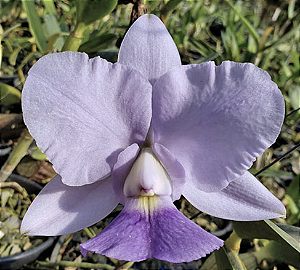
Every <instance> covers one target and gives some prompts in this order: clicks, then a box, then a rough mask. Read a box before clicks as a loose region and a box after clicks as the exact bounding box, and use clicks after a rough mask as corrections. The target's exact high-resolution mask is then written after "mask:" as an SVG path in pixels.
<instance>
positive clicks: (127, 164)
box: [111, 143, 140, 204]
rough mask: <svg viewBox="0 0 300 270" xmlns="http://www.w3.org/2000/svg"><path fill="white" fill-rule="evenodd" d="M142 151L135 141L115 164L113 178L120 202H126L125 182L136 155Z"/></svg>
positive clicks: (120, 155)
mask: <svg viewBox="0 0 300 270" xmlns="http://www.w3.org/2000/svg"><path fill="white" fill-rule="evenodd" d="M139 151H140V148H139V146H138V145H137V144H136V143H134V144H132V145H130V146H128V147H127V148H126V149H125V150H123V151H122V152H121V153H120V154H119V156H118V159H117V162H116V163H115V165H114V168H113V171H112V174H111V179H112V184H113V188H114V191H115V193H116V194H117V196H118V198H119V201H120V203H122V204H125V196H124V193H123V188H124V183H125V180H126V177H127V175H128V174H129V172H130V170H131V168H132V165H133V163H134V161H135V160H136V157H137V156H138V153H139Z"/></svg>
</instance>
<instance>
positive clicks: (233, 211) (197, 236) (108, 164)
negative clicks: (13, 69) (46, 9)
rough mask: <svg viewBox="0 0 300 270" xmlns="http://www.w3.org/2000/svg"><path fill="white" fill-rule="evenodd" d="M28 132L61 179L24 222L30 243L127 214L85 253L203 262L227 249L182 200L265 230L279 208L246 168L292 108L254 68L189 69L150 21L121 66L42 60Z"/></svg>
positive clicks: (140, 27)
mask: <svg viewBox="0 0 300 270" xmlns="http://www.w3.org/2000/svg"><path fill="white" fill-rule="evenodd" d="M22 105H23V113H24V120H25V123H26V125H27V126H28V128H29V131H30V133H31V134H32V136H33V137H34V138H35V139H36V142H37V144H38V146H39V147H40V148H41V149H42V150H43V151H44V152H45V153H46V154H47V156H48V158H49V160H50V161H51V162H52V163H53V165H54V168H55V170H56V171H57V172H58V175H57V176H55V177H54V178H53V179H52V180H51V181H50V182H49V183H48V184H47V185H46V187H45V188H44V189H43V190H42V192H41V193H40V194H39V195H38V196H37V198H36V199H35V200H34V202H33V203H32V205H31V206H30V208H29V210H28V212H27V213H26V215H25V217H24V220H23V222H22V228H21V229H22V231H23V232H27V234H28V235H59V234H67V233H71V232H75V231H78V230H80V229H82V228H85V227H87V226H90V225H92V224H94V223H95V222H97V221H99V220H101V219H103V218H104V217H105V216H107V215H108V214H109V213H110V212H111V211H112V210H113V209H114V208H115V207H116V205H117V204H118V203H122V204H123V205H124V209H123V210H122V212H121V213H120V214H119V216H118V217H117V218H116V219H115V220H113V222H112V223H111V224H110V225H108V226H107V227H106V228H105V229H104V230H103V231H102V232H101V233H100V234H99V235H97V236H96V237H95V238H93V239H91V240H89V241H87V242H85V243H83V244H82V245H81V252H82V254H83V255H86V254H87V252H88V251H91V252H97V253H100V254H103V255H106V256H110V257H113V258H117V259H121V260H129V261H141V260H144V259H147V258H150V257H154V258H157V259H161V260H166V261H170V262H183V261H191V260H195V259H198V258H200V257H202V256H205V255H206V254H208V253H210V252H212V251H213V250H215V249H218V248H220V247H221V246H222V245H223V241H222V240H220V239H218V238H217V237H215V236H213V235H212V234H210V233H208V232H206V231H204V230H203V229H201V228H200V227H199V226H197V225H196V224H195V223H193V222H192V221H191V220H189V219H188V218H186V217H185V216H184V215H183V214H182V213H181V212H179V211H178V210H177V209H176V207H175V206H174V205H173V201H174V200H177V199H179V197H180V196H181V194H183V195H184V196H185V197H186V199H187V200H189V201H190V202H191V203H192V204H193V205H194V206H195V207H197V208H198V209H200V210H201V211H204V212H206V213H208V214H211V215H213V216H216V217H221V218H225V219H232V220H244V221H247V220H262V219H270V218H276V217H281V216H284V215H285V208H284V206H283V204H282V203H281V202H280V201H279V200H278V199H277V198H276V197H275V196H273V195H272V194H271V193H270V192H269V191H268V190H267V189H266V188H265V187H264V186H263V185H262V184H261V183H260V182H259V181H258V180H257V179H256V178H255V177H254V176H252V175H251V174H250V173H249V172H247V169H249V168H250V166H251V164H252V162H253V161H254V160H255V158H256V157H257V156H259V155H261V154H262V153H263V152H264V150H265V149H267V148H268V147H269V146H270V145H271V144H272V143H274V141H275V139H276V137H277V136H278V134H279V131H280V128H281V125H282V122H283V117H284V101H283V97H282V95H281V93H280V91H279V89H278V88H277V86H276V84H275V83H273V82H272V81H271V79H270V76H269V75H268V74H267V73H266V72H265V71H263V70H261V69H259V68H257V67H255V66H254V65H252V64H239V63H234V62H230V61H226V62H224V63H223V64H222V65H221V66H215V64H214V63H213V62H208V63H204V64H200V65H187V66H182V65H181V62H180V57H179V54H178V51H177V48H176V46H175V44H174V42H173V40H172V38H171V36H170V35H169V33H168V31H167V29H166V28H165V26H164V25H163V23H162V22H161V21H160V20H159V19H158V18H157V17H156V16H154V15H144V16H142V17H140V18H139V19H138V20H137V21H136V22H135V23H134V24H133V25H132V27H131V28H130V29H129V31H128V32H127V34H126V36H125V38H124V41H123V43H122V45H121V49H120V53H119V60H118V63H116V64H111V63H108V62H107V61H105V60H103V59H101V58H99V57H97V58H93V59H89V58H88V56H87V55H86V54H84V53H76V52H64V53H56V54H51V55H47V56H45V57H43V58H41V59H40V60H39V61H38V62H37V63H36V64H35V65H34V67H33V68H32V69H31V70H30V72H29V76H28V78H27V81H26V84H25V87H24V90H23V100H22Z"/></svg>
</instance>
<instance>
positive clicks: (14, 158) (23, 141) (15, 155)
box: [0, 129, 33, 182]
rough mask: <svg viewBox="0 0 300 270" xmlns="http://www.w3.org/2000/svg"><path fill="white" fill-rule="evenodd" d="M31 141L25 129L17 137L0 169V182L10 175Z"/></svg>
mask: <svg viewBox="0 0 300 270" xmlns="http://www.w3.org/2000/svg"><path fill="white" fill-rule="evenodd" d="M32 141H33V138H32V137H31V135H30V134H29V132H28V130H27V129H26V130H25V131H24V132H23V133H22V135H21V137H20V138H19V141H18V144H17V145H15V146H14V149H13V151H12V152H11V153H10V155H9V157H8V159H7V160H6V162H5V163H4V165H3V166H2V168H1V170H0V182H4V181H6V180H7V178H8V177H9V176H10V175H11V173H12V172H13V170H14V169H15V168H16V166H17V165H18V164H19V162H20V161H21V159H22V158H23V157H24V156H25V155H26V153H27V149H28V148H29V146H30V144H31V143H32Z"/></svg>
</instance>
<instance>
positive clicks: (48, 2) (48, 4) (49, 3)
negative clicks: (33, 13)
mask: <svg viewBox="0 0 300 270" xmlns="http://www.w3.org/2000/svg"><path fill="white" fill-rule="evenodd" d="M43 4H44V6H45V9H46V11H47V13H48V14H51V15H53V16H57V12H56V8H55V5H54V1H53V0H43Z"/></svg>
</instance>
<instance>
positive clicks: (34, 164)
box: [0, 0, 300, 269]
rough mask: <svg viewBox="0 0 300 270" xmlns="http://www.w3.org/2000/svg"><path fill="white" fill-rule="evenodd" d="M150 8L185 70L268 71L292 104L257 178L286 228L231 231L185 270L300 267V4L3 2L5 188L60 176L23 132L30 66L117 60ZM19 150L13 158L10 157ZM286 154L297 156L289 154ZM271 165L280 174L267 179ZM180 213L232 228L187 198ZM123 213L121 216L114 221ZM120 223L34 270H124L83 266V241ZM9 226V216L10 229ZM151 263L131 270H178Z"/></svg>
mask: <svg viewBox="0 0 300 270" xmlns="http://www.w3.org/2000/svg"><path fill="white" fill-rule="evenodd" d="M146 9H147V10H148V12H149V13H154V14H156V15H157V16H159V17H160V18H161V19H162V20H163V21H164V23H165V24H166V26H167V28H168V30H169V32H170V33H171V35H172V37H173V39H174V40H175V42H176V45H177V47H178V49H179V52H180V54H181V59H182V62H183V63H184V64H190V63H202V62H205V61H215V62H216V63H217V64H220V63H221V62H222V61H224V60H233V61H237V62H252V63H254V64H255V65H257V66H259V67H260V68H262V69H264V70H266V71H268V72H269V74H270V75H271V77H272V79H273V80H274V81H275V82H276V83H277V85H278V87H279V88H280V89H281V91H282V93H283V95H284V99H285V102H286V119H285V122H284V125H283V127H282V132H281V134H280V136H279V138H278V139H277V141H276V143H275V144H274V145H273V146H272V147H271V148H270V149H268V150H267V151H266V152H265V153H264V154H263V155H262V156H261V157H259V158H258V159H257V161H256V163H255V164H254V166H253V167H252V168H251V172H252V173H253V174H257V175H258V178H259V179H260V180H261V181H262V182H263V183H264V185H266V186H267V187H268V188H269V189H270V190H271V191H272V192H273V193H274V194H275V195H276V196H277V197H278V198H280V199H281V200H282V201H283V203H284V204H285V205H286V208H287V218H286V219H285V220H276V222H277V225H275V224H274V223H273V222H270V221H261V222H234V224H233V228H234V232H233V233H231V234H230V232H231V231H229V232H227V233H225V234H224V235H223V238H224V239H226V238H227V240H226V246H225V248H224V249H222V250H220V251H217V252H214V253H213V254H212V255H211V256H210V257H209V258H208V259H207V260H206V261H205V262H204V260H202V261H199V262H194V263H193V264H189V265H185V266H182V267H189V268H193V269H194V268H195V269H196V268H200V267H202V268H201V269H222V267H223V269H245V267H246V268H247V269H255V268H257V267H259V268H264V269H273V267H275V266H276V267H281V268H280V269H295V268H293V267H297V268H300V265H299V254H298V252H299V241H300V239H299V228H297V226H299V219H300V211H299V209H300V199H299V180H300V178H299V177H300V176H299V175H300V165H299V164H300V162H299V161H300V160H299V145H300V143H299V142H300V112H299V107H300V60H299V58H300V42H299V41H300V12H299V11H300V5H299V2H297V1H295V0H291V1H289V2H287V1H271V0H268V1H264V0H259V1H233V2H231V1H229V0H225V1H221V0H211V1H208V0H207V1H205V0H200V1H181V0H170V1H143V2H142V1H137V0H131V1H130V0H128V1H125V0H123V1H121V0H120V1H118V3H117V1H107V0H98V1H91V0H85V1H74V0H73V1H72V0H70V1H67V0H43V1H42V0H40V1H33V0H23V1H18V0H2V1H1V2H0V40H1V47H0V67H1V69H0V80H1V82H0V90H1V126H0V127H1V150H2V152H1V153H4V155H2V156H3V160H2V161H1V166H2V168H1V173H0V177H1V180H2V182H0V183H1V186H2V188H3V190H5V191H8V190H9V189H12V188H11V187H10V186H9V185H7V183H8V182H7V181H6V182H4V181H5V180H6V179H7V177H8V176H9V175H10V173H11V172H12V171H13V170H15V168H16V171H17V172H18V173H19V174H22V175H25V176H26V177H30V178H32V179H34V180H36V181H39V182H41V183H46V182H47V181H49V179H51V177H52V176H53V172H52V171H51V169H49V166H51V165H49V163H48V161H47V160H46V157H45V156H44V155H43V154H42V153H41V152H40V151H39V150H38V149H37V148H36V147H35V146H34V145H32V138H31V137H30V135H29V134H28V133H26V131H24V132H23V133H22V131H23V129H24V125H23V123H22V118H21V108H20V98H21V91H22V87H23V85H24V82H25V79H26V74H27V72H28V70H29V68H30V67H31V66H32V65H33V64H34V63H35V62H36V61H37V60H38V59H39V58H40V57H42V56H43V55H45V54H48V53H53V52H60V51H65V50H74V51H80V52H86V53H88V54H89V56H90V57H94V56H98V55H99V56H101V57H102V58H105V59H107V60H108V61H112V62H115V61H116V60H117V54H118V50H119V46H120V43H121V40H122V38H123V36H124V33H125V32H126V30H127V29H128V27H129V25H130V24H131V23H132V22H133V20H134V19H135V18H137V16H139V15H140V14H142V13H143V12H145V10H146ZM30 145H31V146H30ZM29 146H30V148H28V147H29ZM11 148H13V149H14V150H13V151H12V152H11V154H10V155H9V156H8V155H7V154H8V152H9V150H10V149H11ZM5 149H8V150H5ZM4 150H5V151H6V152H7V151H8V152H7V153H6V152H5V151H4ZM3 151H4V152H3ZM5 153H6V154H5ZM286 153H288V154H287V155H285V154H286ZM25 155H26V156H25ZM24 156H25V157H24ZM23 157H24V158H23ZM282 157H283V158H282ZM281 158H282V159H281ZM272 162H273V163H274V164H273V165H272V166H270V167H269V168H267V169H264V170H263V171H261V169H263V168H264V167H265V166H268V165H269V164H272ZM43 166H44V167H45V166H46V168H47V170H46V171H47V173H45V172H44V171H43V172H44V173H43V174H42V176H40V174H41V170H42V169H43V168H44V167H43ZM16 192H17V191H16ZM3 194H4V192H2V193H1V204H2V205H1V206H2V208H3V209H6V208H9V209H11V208H16V205H17V204H12V203H10V202H9V199H10V198H8V199H7V200H6V198H4V197H3ZM6 194H7V193H6ZM23 195H24V194H22V196H23ZM25 197H26V196H25ZM11 198H12V200H13V199H15V198H13V197H11ZM4 200H6V201H5V202H6V203H5V204H4ZM177 206H178V208H180V209H181V211H183V212H185V214H186V215H187V216H190V217H191V218H192V219H193V220H194V221H195V222H196V223H198V224H199V225H202V226H204V227H205V228H206V229H207V230H210V231H214V230H215V229H217V228H218V227H222V225H223V223H224V221H222V220H221V221H220V220H216V219H214V218H212V217H209V216H205V215H204V214H202V213H198V211H196V210H195V209H193V208H192V207H191V206H190V205H189V204H188V202H187V201H186V200H185V199H184V198H182V199H181V200H180V201H179V202H177ZM3 209H2V213H4V212H3ZM119 210H120V208H117V209H116V211H115V213H114V214H113V215H116V213H117V212H118V211H119ZM1 218H2V217H1ZM111 218H112V216H109V217H108V218H107V219H106V220H104V221H102V222H100V223H99V224H97V225H95V226H93V227H91V228H90V229H86V230H84V231H82V232H79V233H77V234H72V235H69V236H64V237H61V240H62V243H63V244H61V246H60V247H59V248H60V249H59V250H60V251H61V250H62V249H63V248H64V251H63V252H60V253H57V254H56V255H55V253H53V252H54V250H53V251H52V256H51V259H52V260H51V262H49V261H48V260H46V261H37V262H36V263H34V264H32V265H31V267H46V268H49V267H56V266H61V267H68V266H73V267H74V266H75V267H82V268H84V267H89V268H92V267H94V268H96V267H100V266H99V265H98V266H95V265H94V266H93V265H91V264H93V263H96V262H97V263H101V265H102V267H103V264H104V265H106V266H105V267H107V269H114V267H117V266H118V265H120V264H121V263H120V262H117V261H116V260H113V259H108V258H103V256H100V255H89V256H88V257H87V258H82V257H81V256H80V253H79V249H78V243H79V242H80V241H81V240H80V241H78V238H80V239H81V238H85V239H87V238H91V237H93V236H94V235H95V234H96V233H97V232H98V231H99V230H101V229H102V228H103V227H104V225H105V224H107V222H109V221H110V220H111ZM6 219H7V217H6V216H5V217H4V220H1V221H5V220H6ZM278 223H279V224H278ZM291 225H293V226H294V227H291ZM0 230H1V229H0ZM229 234H230V236H229ZM228 236H229V238H228ZM76 239H77V240H76ZM242 239H243V240H242ZM262 239H263V240H262ZM265 239H267V240H265ZM2 246H3V245H2ZM67 247H69V248H67ZM5 250H6V253H5V254H12V253H13V252H12V251H13V250H12V248H10V250H7V248H6V249H5ZM0 251H1V249H0ZM203 263H204V264H203ZM144 264H146V266H145V265H144ZM144 264H143V263H140V264H134V265H133V264H132V263H131V264H127V265H126V267H127V268H128V267H137V268H138V269H140V268H142V267H145V268H150V266H151V267H154V268H155V269H156V268H159V267H165V268H166V267H169V268H172V267H175V266H174V265H170V264H165V263H164V262H158V261H155V260H149V261H147V262H145V263H144ZM113 265H114V266H113ZM221 266H222V267H221ZM110 267H111V268H110Z"/></svg>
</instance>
